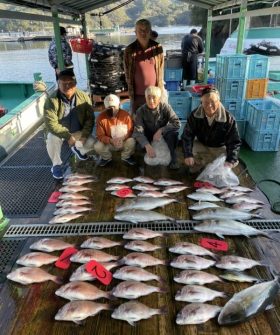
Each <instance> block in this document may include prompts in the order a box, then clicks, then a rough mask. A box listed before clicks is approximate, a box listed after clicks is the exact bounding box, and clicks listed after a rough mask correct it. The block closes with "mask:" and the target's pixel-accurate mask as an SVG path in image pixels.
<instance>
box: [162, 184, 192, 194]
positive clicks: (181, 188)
mask: <svg viewBox="0 0 280 335" xmlns="http://www.w3.org/2000/svg"><path fill="white" fill-rule="evenodd" d="M187 188H189V187H188V186H180V185H175V186H168V187H166V189H165V190H164V191H163V192H162V193H164V194H170V193H177V192H181V191H184V190H185V189H187Z"/></svg>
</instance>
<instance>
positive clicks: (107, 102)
mask: <svg viewBox="0 0 280 335" xmlns="http://www.w3.org/2000/svg"><path fill="white" fill-rule="evenodd" d="M119 105H120V98H119V97H118V96H116V95H115V94H109V95H107V96H106V97H105V99H104V106H105V108H109V107H115V108H119Z"/></svg>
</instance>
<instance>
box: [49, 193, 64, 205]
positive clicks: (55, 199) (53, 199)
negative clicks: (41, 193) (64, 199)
mask: <svg viewBox="0 0 280 335" xmlns="http://www.w3.org/2000/svg"><path fill="white" fill-rule="evenodd" d="M61 194H62V193H61V192H53V193H52V194H51V196H50V197H49V199H48V202H49V203H52V204H55V203H57V202H58V201H59V199H58V197H59V196H60V195H61Z"/></svg>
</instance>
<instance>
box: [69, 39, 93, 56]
mask: <svg viewBox="0 0 280 335" xmlns="http://www.w3.org/2000/svg"><path fill="white" fill-rule="evenodd" d="M70 44H71V47H72V50H73V51H74V52H78V53H83V54H90V53H91V52H92V48H93V40H92V39H88V38H74V39H71V40H70Z"/></svg>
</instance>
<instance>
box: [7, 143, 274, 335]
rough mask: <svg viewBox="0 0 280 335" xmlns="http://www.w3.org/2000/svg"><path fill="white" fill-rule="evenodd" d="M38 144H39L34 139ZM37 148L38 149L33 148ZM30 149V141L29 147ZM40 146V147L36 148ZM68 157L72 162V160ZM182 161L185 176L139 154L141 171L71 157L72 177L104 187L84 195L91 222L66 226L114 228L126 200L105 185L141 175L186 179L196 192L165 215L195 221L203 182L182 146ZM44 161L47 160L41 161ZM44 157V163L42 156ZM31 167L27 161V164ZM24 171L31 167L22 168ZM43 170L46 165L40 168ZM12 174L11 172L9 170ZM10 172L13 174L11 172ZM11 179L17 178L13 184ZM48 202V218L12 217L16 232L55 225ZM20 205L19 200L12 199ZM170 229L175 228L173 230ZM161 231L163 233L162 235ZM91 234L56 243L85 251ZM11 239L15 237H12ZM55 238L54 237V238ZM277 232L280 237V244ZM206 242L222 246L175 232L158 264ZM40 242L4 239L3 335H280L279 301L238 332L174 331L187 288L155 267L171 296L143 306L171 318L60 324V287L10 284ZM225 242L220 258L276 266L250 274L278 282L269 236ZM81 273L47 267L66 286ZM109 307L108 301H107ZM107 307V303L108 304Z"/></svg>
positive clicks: (267, 213)
mask: <svg viewBox="0 0 280 335" xmlns="http://www.w3.org/2000/svg"><path fill="white" fill-rule="evenodd" d="M31 140H32V139H31ZM33 141H34V139H33ZM33 143H37V142H33ZM27 144H28V142H27ZM37 144H38V143H37ZM35 147H36V146H34V145H29V146H28V145H27V147H26V146H23V147H22V148H20V149H19V150H18V151H17V152H16V153H15V155H17V154H21V155H22V152H21V153H20V150H21V149H24V150H26V151H25V154H26V155H27V153H28V150H30V152H29V154H30V153H31V152H32V150H33V152H34V148H35ZM41 150H42V155H43V156H44V153H45V154H46V152H45V151H44V150H45V148H44V147H42V148H41ZM35 156H36V155H34V154H33V157H32V158H33V163H32V164H33V165H32V164H30V163H29V165H30V166H29V167H32V166H33V167H34V165H36V157H35ZM66 156H67V155H66ZM178 156H179V161H180V163H181V168H180V169H179V170H178V171H170V170H168V169H167V168H166V167H150V166H146V165H145V164H144V163H143V152H141V151H138V152H137V155H136V157H135V158H136V161H137V165H136V166H133V167H131V166H126V165H124V164H123V163H122V162H121V161H120V159H119V155H118V154H117V153H116V154H114V156H113V162H112V164H111V165H109V166H106V167H103V168H101V167H98V166H97V164H96V161H95V160H89V161H76V160H75V158H74V157H73V156H72V157H71V158H70V159H69V160H68V161H67V163H66V166H67V167H68V171H67V172H70V171H72V172H76V171H77V172H81V173H90V174H93V175H95V176H97V178H98V181H97V182H96V183H93V184H92V190H90V191H85V192H83V193H84V194H85V195H88V196H89V197H90V199H91V200H92V205H93V211H92V212H91V213H89V214H86V215H84V216H83V217H81V218H79V219H77V220H75V221H74V222H75V223H76V224H74V223H68V224H66V226H67V227H71V225H72V226H74V225H79V224H80V225H83V224H84V225H87V224H88V225H95V224H97V223H98V224H99V225H102V223H103V224H104V225H106V224H107V223H108V222H112V225H114V222H113V221H114V220H113V217H114V213H115V208H116V206H117V205H118V204H120V203H121V202H122V201H123V200H122V199H119V198H116V197H113V196H112V195H110V194H109V193H108V192H105V185H106V181H107V180H108V179H110V178H112V177H116V176H123V177H130V178H132V177H135V176H137V175H145V176H149V177H152V178H154V179H158V178H161V177H167V178H172V179H177V180H181V181H183V182H184V184H185V185H187V186H190V187H191V188H189V189H187V190H185V191H183V192H180V193H176V194H175V197H176V199H177V200H178V203H172V204H170V205H168V206H166V207H165V208H163V209H160V210H158V211H159V212H161V213H164V214H166V215H168V216H171V217H173V218H175V219H176V220H189V219H190V218H191V216H190V212H189V211H188V206H189V205H190V204H191V203H193V202H192V201H191V200H190V199H188V198H186V195H187V194H188V193H190V192H192V191H193V188H192V186H193V182H194V180H195V177H196V175H193V174H190V173H189V172H188V171H187V169H186V168H185V167H184V166H183V156H182V153H181V147H179V148H178ZM40 157H41V156H40ZM41 158H42V157H41ZM9 159H11V157H8V158H6V159H5V160H4V161H3V162H2V165H1V166H0V168H1V169H5V163H7V161H8V160H9ZM25 163H26V161H25ZM23 164H24V163H23ZM37 164H38V166H39V167H44V168H45V169H46V170H48V169H50V163H48V164H46V162H45V161H44V162H43V163H42V162H41V163H38V162H37ZM40 164H41V165H40ZM21 167H22V168H23V166H20V165H19V164H18V163H17V165H15V166H14V167H13V169H17V170H19V169H20V168H21ZM6 168H7V167H6ZM10 168H11V167H10ZM235 172H236V174H237V175H239V176H240V184H241V185H243V186H248V187H254V184H255V183H254V181H253V179H252V178H251V176H250V174H249V173H248V171H247V170H246V169H245V165H243V164H242V163H241V164H239V166H238V167H237V168H235ZM11 180H12V179H11ZM17 183H19V188H18V193H16V192H15V191H14V192H15V193H14V194H12V195H11V197H10V198H9V199H11V200H10V201H14V200H15V199H16V198H17V197H20V196H21V195H20V184H23V185H24V188H25V189H26V188H28V187H29V186H28V183H26V181H25V180H22V181H21V180H18V181H17ZM33 183H35V185H36V180H35V181H34V180H33ZM46 183H51V186H52V187H51V188H50V190H49V193H50V192H51V191H52V190H58V189H59V188H60V187H61V184H60V183H53V180H52V178H51V175H50V179H48V178H47V179H46ZM1 184H2V186H3V180H2V178H0V186H1ZM2 186H1V193H0V203H1V204H2V200H3V198H2V200H1V197H3V194H5V195H8V193H9V190H8V189H6V190H5V192H4V193H3V187H2ZM41 191H42V187H41V186H39V187H38V189H37V190H36V192H34V189H33V191H32V192H33V194H29V197H30V201H31V202H32V199H33V197H36V193H37V192H38V193H40V192H41ZM49 195H50V194H48V195H45V196H44V201H45V204H46V205H45V207H44V208H43V210H42V212H41V213H39V214H38V215H37V216H34V217H28V215H27V216H26V215H23V216H20V215H17V216H16V217H13V215H11V216H9V215H6V216H8V217H9V218H10V227H12V226H16V225H20V226H27V227H28V226H30V227H31V226H39V225H42V226H44V225H45V226H47V227H49V225H48V221H49V220H50V218H51V217H52V215H53V211H54V209H55V204H51V203H47V199H48V196H49ZM252 196H253V197H257V198H259V199H260V200H263V201H264V202H265V203H266V206H265V207H264V209H263V210H262V215H263V216H264V217H265V219H269V220H279V218H280V216H279V215H276V214H275V213H273V212H271V210H270V205H269V203H268V201H267V199H266V197H265V196H264V194H263V193H262V192H261V191H260V190H259V189H258V188H256V189H255V191H254V192H253V195H252ZM13 199H14V200H13ZM2 208H3V212H4V213H5V207H3V205H2ZM122 224H124V225H125V223H116V226H117V225H122ZM166 224H167V225H168V223H166ZM144 226H145V225H144ZM159 229H160V228H159ZM87 231H88V232H90V229H89V230H87V229H84V232H83V233H81V231H79V230H77V231H76V235H75V230H74V231H73V233H72V234H68V233H67V229H65V231H63V229H61V230H60V232H59V233H58V234H57V235H55V234H54V236H59V237H62V238H63V240H65V241H69V242H73V243H75V244H76V245H80V244H81V242H82V241H84V240H85V239H86V238H87V237H88V236H90V235H91V234H90V233H88V232H87ZM8 232H9V230H8ZM47 235H48V234H47ZM105 235H106V236H107V237H108V235H110V238H111V239H114V240H118V241H121V240H122V235H121V234H118V233H117V232H116V231H115V232H114V233H113V232H112V233H110V232H108V233H107V234H104V235H103V236H105ZM277 235H278V234H277V233H275V234H273V236H274V237H275V238H277ZM201 237H208V238H212V239H216V237H213V235H210V234H203V235H200V234H194V233H193V231H183V230H182V231H177V230H176V231H175V232H172V233H168V234H165V235H164V237H158V238H155V239H154V240H152V242H153V243H154V244H159V245H161V246H162V249H160V250H157V251H155V252H153V255H154V256H155V257H158V258H160V259H163V260H166V261H170V260H171V259H172V258H173V257H174V255H173V254H171V253H170V252H169V251H168V247H170V246H171V245H174V244H175V243H176V242H177V241H183V240H187V241H190V242H194V243H199V240H200V238H201ZM36 239H39V237H34V235H32V234H31V235H29V236H28V234H27V235H26V236H24V235H21V234H18V235H17V234H15V235H14V236H8V235H7V237H4V238H2V241H1V242H0V245H1V256H0V259H1V262H0V263H1V273H0V274H1V275H0V306H2V308H1V309H0V320H1V321H0V327H1V329H2V332H3V334H5V335H12V334H13V335H15V334H16V335H21V334H22V335H23V334H24V335H26V334H32V335H37V334H38V335H39V334H40V335H44V334H67V335H68V334H69V335H70V334H71V335H72V334H90V333H97V334H102V335H106V334H116V335H117V334H131V335H133V334H161V335H173V334H174V335H175V334H176V335H177V334H186V333H188V334H219V335H220V334H221V335H231V334H240V333H244V334H246V335H253V334H254V335H255V334H267V335H272V334H273V335H276V334H279V333H280V323H279V319H280V300H279V298H277V299H276V300H275V301H274V305H275V308H273V309H271V310H269V311H266V312H264V313H261V314H260V315H258V316H257V317H255V318H253V319H252V320H250V321H247V322H244V323H241V324H239V325H236V326H231V327H221V326H219V325H218V324H217V321H216V319H212V320H210V321H208V322H206V323H204V324H201V325H194V326H177V325H176V324H175V318H176V314H177V313H178V312H179V310H180V309H181V308H182V307H183V306H184V305H185V303H182V302H176V301H175V299H174V297H175V294H176V292H177V290H178V289H179V288H180V287H182V286H181V285H179V284H176V283H175V282H174V280H173V277H174V275H175V274H177V273H178V272H179V270H176V269H173V268H171V267H170V266H162V265H160V266H156V267H151V268H148V270H149V271H151V272H154V273H156V274H158V275H160V276H161V277H162V278H163V279H164V281H165V285H164V287H166V288H167V293H164V294H163V293H154V294H152V295H150V296H147V297H142V298H140V299H138V300H139V301H140V302H143V303H145V304H146V305H148V306H150V307H153V308H161V307H163V306H167V308H168V313H167V315H161V316H153V317H152V318H151V319H148V320H142V321H140V322H138V323H136V326H135V327H132V326H130V325H129V324H128V323H126V322H124V321H119V320H114V319H112V318H111V317H110V314H111V313H110V312H108V311H103V312H101V313H100V314H99V315H97V316H95V317H90V318H88V319H87V320H86V321H85V323H84V325H81V326H78V325H76V324H74V323H72V322H59V321H54V316H55V314H56V313H57V311H58V309H59V308H60V307H62V306H63V305H64V304H65V303H66V302H67V301H66V300H64V299H62V298H60V297H57V296H56V295H55V290H56V289H57V287H58V285H57V284H55V283H53V282H46V283H42V284H33V285H29V286H23V285H20V284H16V283H14V282H11V281H8V280H6V274H7V273H8V272H9V271H11V269H14V268H16V265H15V261H16V259H18V258H19V257H20V255H23V254H26V253H27V252H28V251H29V245H30V244H31V243H32V242H33V241H34V240H36ZM225 241H226V242H227V243H228V244H229V250H228V251H227V252H226V253H225V252H220V253H221V254H236V255H239V256H244V257H248V258H252V259H256V260H262V261H264V262H265V263H266V264H268V265H270V268H268V267H256V268H254V269H252V270H250V271H248V273H250V274H252V275H255V276H257V277H258V278H262V279H271V278H272V277H273V274H272V271H273V273H279V271H280V264H279V256H280V254H279V243H277V242H275V241H272V240H269V239H267V238H265V237H258V238H246V237H234V238H226V239H225ZM106 251H107V252H108V253H111V254H114V255H119V256H123V255H125V254H127V253H128V252H129V251H127V250H125V249H124V248H123V247H121V246H120V247H114V248H111V249H107V250H106ZM76 267H77V264H71V267H70V269H69V270H67V271H63V270H60V269H58V268H56V267H54V266H45V267H43V268H44V269H45V270H47V271H48V272H50V273H52V274H55V275H59V276H62V277H63V282H64V283H66V282H67V281H68V279H69V276H70V274H71V273H72V272H73V270H74V269H75V268H76ZM209 272H212V273H216V274H218V273H220V271H218V270H217V269H214V268H212V269H210V270H209ZM117 283H118V281H117V280H115V279H114V280H113V281H112V283H111V284H110V286H109V287H107V288H106V287H105V286H103V285H101V284H100V285H97V286H99V287H100V288H102V289H103V290H111V289H112V288H113V287H114V286H115V285H116V284H117ZM150 284H152V285H156V286H160V285H159V284H158V283H157V284H156V283H155V282H150ZM248 286H249V285H248V284H244V283H243V284H241V283H230V282H226V283H216V284H211V285H209V287H211V288H213V289H217V290H221V291H225V292H226V293H227V294H228V295H229V296H231V295H232V294H233V293H234V292H238V291H240V290H242V289H244V288H246V287H248ZM101 301H102V300H101ZM102 302H106V301H105V300H103V301H102ZM122 302H125V301H124V300H122V299H118V300H116V301H112V304H113V305H114V306H116V305H119V304H120V303H122ZM225 302H226V299H221V298H217V299H216V300H214V301H213V304H217V305H221V306H223V305H224V304H225Z"/></svg>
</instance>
